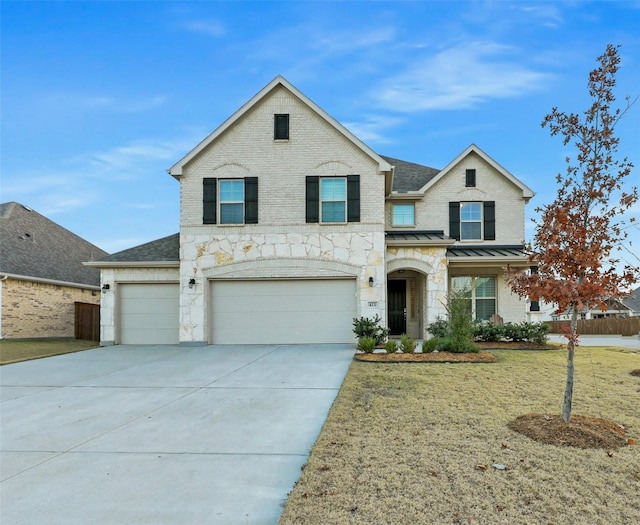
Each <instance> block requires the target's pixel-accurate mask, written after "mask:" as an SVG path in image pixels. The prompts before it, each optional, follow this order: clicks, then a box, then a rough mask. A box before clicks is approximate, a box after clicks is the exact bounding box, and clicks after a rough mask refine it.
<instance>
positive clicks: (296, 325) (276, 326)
mask: <svg viewBox="0 0 640 525" xmlns="http://www.w3.org/2000/svg"><path fill="white" fill-rule="evenodd" d="M210 297H211V301H210V305H211V311H210V313H209V319H210V330H211V332H210V333H211V336H210V337H211V341H212V342H213V343H214V344H294V343H352V342H353V340H354V335H353V332H352V328H353V323H352V319H353V318H354V317H355V316H356V282H355V280H354V279H326V280H325V279H320V280H314V279H286V280H277V279H270V280H255V281H252V280H247V281H236V280H233V281H222V280H220V281H212V282H211V294H210Z"/></svg>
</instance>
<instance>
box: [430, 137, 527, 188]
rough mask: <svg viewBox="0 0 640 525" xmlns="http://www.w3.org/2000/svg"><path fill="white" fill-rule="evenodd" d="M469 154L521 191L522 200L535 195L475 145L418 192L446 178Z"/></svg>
mask: <svg viewBox="0 0 640 525" xmlns="http://www.w3.org/2000/svg"><path fill="white" fill-rule="evenodd" d="M471 153H475V154H476V155H478V156H479V157H480V158H481V159H483V160H484V161H485V162H486V163H487V164H489V165H490V166H491V167H492V168H494V169H495V170H496V171H497V172H498V173H500V174H501V175H502V176H503V177H504V178H505V179H507V180H508V181H509V182H511V184H513V185H514V186H516V187H517V188H519V189H520V190H521V191H522V198H523V199H526V200H529V199H530V198H531V197H533V196H534V195H535V193H534V192H533V190H532V189H531V188H529V187H528V186H527V185H526V184H524V183H523V182H522V181H520V180H519V179H517V178H516V177H515V176H514V175H512V174H511V173H510V172H509V171H507V170H506V169H505V168H503V167H502V166H501V165H500V164H498V163H497V162H496V161H495V160H493V159H492V158H491V157H490V156H489V155H487V154H486V153H485V152H484V151H482V150H481V149H480V148H479V147H478V146H476V145H475V144H471V145H470V146H469V147H468V148H466V149H465V150H464V151H463V152H462V153H460V155H458V156H457V157H456V158H455V159H453V160H452V161H451V162H450V163H449V164H447V166H446V167H445V168H444V169H443V170H442V171H440V173H438V174H437V175H436V176H435V177H433V178H432V179H431V180H429V181H428V182H427V183H426V184H425V185H424V186H423V187H422V188H420V191H422V192H426V191H428V190H429V188H431V187H433V186H434V185H435V184H436V183H437V182H438V181H439V180H442V179H443V178H444V177H446V176H447V175H448V174H449V173H450V172H451V171H452V170H453V169H454V168H455V166H457V165H458V163H460V161H462V159H464V158H465V157H467V156H468V155H470V154H471Z"/></svg>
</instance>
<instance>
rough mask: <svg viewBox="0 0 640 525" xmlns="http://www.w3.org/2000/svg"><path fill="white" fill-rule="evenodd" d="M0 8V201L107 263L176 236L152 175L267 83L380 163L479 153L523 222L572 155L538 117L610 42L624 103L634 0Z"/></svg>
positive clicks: (577, 82) (632, 120) (636, 119)
mask: <svg viewBox="0 0 640 525" xmlns="http://www.w3.org/2000/svg"><path fill="white" fill-rule="evenodd" d="M0 9H1V28H0V29H1V38H2V41H1V44H2V50H1V53H2V119H1V120H2V124H1V126H2V146H1V147H2V164H1V170H2V171H1V176H2V181H1V196H0V198H1V200H2V202H6V201H10V200H15V201H18V202H21V203H23V204H25V205H28V206H30V207H32V208H34V209H35V210H37V211H38V212H40V213H42V214H44V215H46V216H48V217H49V218H51V219H52V220H54V221H56V222H58V223H59V224H61V225H62V226H64V227H66V228H68V229H70V230H71V231H73V232H74V233H77V234H78V235H80V236H82V237H84V238H86V239H88V240H89V241H91V242H93V243H95V244H97V245H98V246H100V247H101V248H103V249H105V250H107V251H109V252H114V251H118V250H121V249H125V248H128V247H131V246H134V245H137V244H140V243H143V242H147V241H149V240H153V239H156V238H159V237H163V236H165V235H169V234H172V233H175V232H177V231H178V229H179V222H178V208H179V185H178V182H176V181H175V180H174V179H173V178H172V177H170V176H169V175H168V174H167V173H166V170H167V169H168V168H169V167H170V166H172V165H173V164H174V163H175V162H176V161H178V160H179V159H180V158H182V157H183V156H184V155H185V154H186V153H187V152H188V151H189V150H190V149H191V148H193V147H194V146H195V145H196V144H197V143H198V142H199V141H200V140H202V139H203V138H204V137H205V136H207V135H208V134H209V133H210V132H211V131H213V130H214V129H215V128H217V127H218V126H219V125H220V124H221V123H222V122H223V121H224V120H225V119H226V118H227V117H229V116H230V115H231V114H232V113H233V112H234V111H236V110H237V109H238V108H239V107H240V106H241V105H242V104H243V103H244V102H246V101H247V100H248V99H249V98H251V97H252V96H253V95H254V94H256V93H257V92H258V91H259V90H260V89H261V88H262V87H264V86H265V85H266V84H267V83H268V82H269V81H270V80H272V79H273V78H274V77H275V76H276V75H278V74H281V75H283V76H284V77H286V78H287V79H288V80H289V81H290V82H292V83H293V84H294V85H295V86H296V87H297V88H298V89H300V90H301V91H302V92H303V93H305V95H307V96H308V97H309V98H311V99H312V100H313V101H314V102H316V103H317V104H318V105H319V106H320V107H322V108H323V109H324V110H325V111H327V112H328V113H329V114H330V115H332V116H333V117H335V118H336V119H337V120H338V121H340V122H341V123H342V124H344V125H345V126H347V127H348V128H349V129H350V130H351V131H352V132H353V133H355V134H356V135H357V136H358V137H359V138H361V139H362V140H364V141H365V142H366V143H367V144H368V145H369V146H370V147H371V148H373V149H374V150H375V151H377V152H378V153H380V154H383V155H389V156H392V157H396V158H400V159H403V160H407V161H411V162H417V163H420V164H425V165H428V166H431V167H435V168H443V167H444V166H446V165H447V164H448V163H449V162H450V161H451V160H452V159H453V158H455V157H456V156H457V155H458V154H459V153H460V152H462V151H463V150H464V149H465V148H466V147H467V146H468V145H469V144H471V143H475V144H477V145H478V146H480V147H481V148H482V149H483V150H484V151H485V152H487V153H488V154H489V155H490V156H491V157H493V158H494V159H495V160H496V161H497V162H499V163H500V164H502V165H503V166H504V167H505V168H507V169H508V170H509V171H510V172H511V173H513V174H514V175H515V176H516V177H518V178H520V179H521V180H522V181H523V182H525V183H526V184H527V185H528V186H530V187H531V188H532V189H533V190H534V191H535V192H536V194H537V195H536V197H535V198H534V199H533V200H532V201H531V203H530V204H529V205H528V214H529V217H531V216H533V214H534V208H535V207H536V206H540V205H543V204H545V203H548V202H550V201H551V200H552V199H553V197H554V195H555V188H556V185H555V175H556V174H557V173H559V172H564V171H565V167H566V165H565V161H564V159H565V157H566V156H567V155H573V153H574V151H573V150H572V149H571V148H567V147H564V146H563V145H562V141H561V139H559V138H558V137H551V136H550V135H549V132H548V129H542V128H541V126H540V123H541V121H542V120H543V118H544V116H545V115H546V114H547V113H549V112H550V110H551V108H552V107H553V106H557V107H559V109H560V110H562V111H566V112H581V111H583V110H584V109H586V108H587V107H588V104H589V99H588V97H587V87H586V82H587V75H588V72H589V71H590V70H591V69H593V68H594V67H595V65H596V57H597V56H599V55H601V54H602V53H603V52H604V50H605V47H606V45H607V44H608V43H612V44H616V45H618V44H619V45H621V46H622V47H621V57H622V66H621V70H620V71H619V73H618V77H617V80H618V84H617V87H616V91H615V92H616V95H617V97H618V102H619V103H623V101H624V97H625V96H627V95H629V96H631V97H632V98H635V97H636V96H638V95H640V31H639V30H638V28H640V2H638V1H627V2H612V1H607V2H586V1H579V2H576V1H574V2H528V1H518V2H506V1H505V2H462V1H460V2H405V1H396V2H364V1H362V2H266V1H265V2H206V1H200V2H151V1H149V2H134V1H123V2H116V1H111V2H83V1H67V2H51V1H48V2H34V1H24V2H14V1H6V0H4V1H2V2H1V3H0ZM639 130H640V103H638V104H636V105H635V106H634V107H633V108H632V110H631V111H630V112H629V114H628V115H627V116H626V118H625V119H624V120H623V121H621V123H620V125H619V128H618V136H619V137H620V139H621V147H620V156H622V155H627V156H629V157H630V158H631V160H632V161H635V164H636V165H637V166H640V131H639ZM637 169H638V168H637ZM637 169H636V171H635V173H634V174H633V175H632V177H630V180H629V182H630V183H631V182H633V183H634V184H638V183H639V182H640V177H638V176H637V173H638V171H637ZM639 212H640V207H639V206H638V205H636V207H635V209H634V211H633V212H632V213H633V214H634V215H635V216H636V217H637V216H638V215H639V214H640V213H639ZM527 228H528V234H529V236H531V235H532V233H533V227H532V225H531V224H529V223H528V225H527ZM629 231H630V233H631V234H632V236H633V238H634V246H632V247H631V248H630V249H631V250H632V253H630V252H628V249H629V247H627V250H625V251H623V252H622V253H623V256H624V257H625V258H626V259H627V260H628V261H629V262H632V263H634V264H636V265H637V264H639V262H638V261H639V260H638V258H637V256H636V255H634V254H637V253H638V246H640V229H639V227H638V226H634V227H631V228H629Z"/></svg>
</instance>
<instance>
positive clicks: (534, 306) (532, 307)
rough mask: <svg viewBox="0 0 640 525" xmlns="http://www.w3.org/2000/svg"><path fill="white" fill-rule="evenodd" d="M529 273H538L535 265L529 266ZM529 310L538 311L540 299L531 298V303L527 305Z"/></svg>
mask: <svg viewBox="0 0 640 525" xmlns="http://www.w3.org/2000/svg"><path fill="white" fill-rule="evenodd" d="M531 273H532V274H533V273H538V267H537V266H531ZM529 311H530V312H539V311H540V301H537V300H536V301H534V300H533V299H532V300H531V303H530V305H529Z"/></svg>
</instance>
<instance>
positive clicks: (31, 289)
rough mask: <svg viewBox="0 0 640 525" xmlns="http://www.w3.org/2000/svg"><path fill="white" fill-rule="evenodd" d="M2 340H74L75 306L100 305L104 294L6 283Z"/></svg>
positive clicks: (10, 281) (4, 285)
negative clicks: (66, 338)
mask: <svg viewBox="0 0 640 525" xmlns="http://www.w3.org/2000/svg"><path fill="white" fill-rule="evenodd" d="M1 285H2V337H3V338H4V339H14V338H16V339H17V338H39V337H73V336H74V319H75V306H74V303H75V302H76V301H77V302H82V303H91V304H100V292H98V291H95V290H89V289H83V288H74V287H71V286H62V285H57V284H49V283H42V282H34V281H26V280H25V281H23V280H17V279H6V280H4V281H2V283H1Z"/></svg>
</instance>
